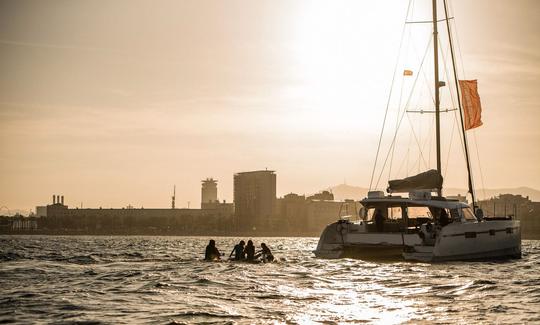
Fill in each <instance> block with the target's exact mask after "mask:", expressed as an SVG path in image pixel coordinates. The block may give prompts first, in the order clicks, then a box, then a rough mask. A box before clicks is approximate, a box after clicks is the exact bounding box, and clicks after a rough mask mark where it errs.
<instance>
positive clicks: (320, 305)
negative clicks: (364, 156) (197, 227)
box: [0, 236, 540, 324]
mask: <svg viewBox="0 0 540 325" xmlns="http://www.w3.org/2000/svg"><path fill="white" fill-rule="evenodd" d="M209 239H210V238H206V237H205V238H203V237H152V236H148V237H135V236H126V237H122V236H112V237H104V236H88V237H85V236H73V237H70V236H0V322H16V323H35V322H46V323H49V322H53V323H78V322H83V323H111V324H122V323H125V324H132V323H156V324H168V323H172V324H184V323H186V324H191V323H207V324H210V323H227V324H235V323H239V324H252V323H298V324H304V323H305V324H311V323H327V324H334V323H348V322H350V323H358V322H368V323H384V324H392V323H402V322H413V323H416V322H426V321H427V322H432V321H434V322H448V323H455V322H458V323H493V322H509V323H510V322H512V323H534V322H537V323H540V241H527V240H525V241H523V258H522V259H518V260H509V261H499V262H447V263H437V264H425V263H411V262H403V261H395V262H389V261H379V262H377V261H363V260H354V259H341V260H324V259H318V258H315V257H314V255H313V253H312V250H313V249H314V248H315V247H316V245H317V238H251V239H253V241H254V242H255V245H256V246H258V245H260V243H261V242H265V243H266V244H267V245H268V246H269V247H270V248H271V249H272V251H273V253H274V255H275V256H276V257H277V259H278V261H277V262H275V263H267V264H248V263H238V262H205V261H203V260H202V259H203V257H204V249H205V246H206V244H207V242H208V240H209ZM213 239H215V240H216V243H217V247H218V248H219V249H220V250H221V251H222V252H224V253H225V255H226V256H228V254H229V253H230V251H231V250H232V248H233V246H234V244H235V243H236V242H238V241H239V240H240V239H239V238H232V237H217V238H213ZM243 239H244V240H247V239H249V238H243ZM226 256H225V257H226Z"/></svg>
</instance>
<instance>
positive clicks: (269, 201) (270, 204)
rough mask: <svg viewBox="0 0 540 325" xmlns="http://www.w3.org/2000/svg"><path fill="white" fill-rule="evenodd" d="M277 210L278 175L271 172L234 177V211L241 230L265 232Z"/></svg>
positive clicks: (258, 172)
mask: <svg viewBox="0 0 540 325" xmlns="http://www.w3.org/2000/svg"><path fill="white" fill-rule="evenodd" d="M275 208H276V174H275V173H274V171H271V170H258V171H251V172H242V173H237V174H235V175H234V209H235V215H236V223H237V224H236V226H237V227H238V229H239V230H257V229H259V230H264V229H267V228H268V227H269V226H270V224H271V223H272V221H271V219H272V217H273V216H274V215H275Z"/></svg>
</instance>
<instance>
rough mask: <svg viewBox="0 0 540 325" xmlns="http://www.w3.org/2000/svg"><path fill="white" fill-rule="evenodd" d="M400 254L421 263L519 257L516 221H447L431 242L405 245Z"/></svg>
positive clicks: (519, 247) (518, 229)
mask: <svg viewBox="0 0 540 325" xmlns="http://www.w3.org/2000/svg"><path fill="white" fill-rule="evenodd" d="M403 257H404V258H405V259H406V260H417V261H425V262H436V261H453V260H479V259H500V258H520V257H521V228H520V224H519V221H517V220H497V221H485V222H471V223H459V224H450V225H448V226H446V227H444V228H443V229H442V230H441V232H440V234H439V235H438V237H437V239H436V242H435V245H433V246H427V245H413V246H409V247H408V248H407V249H406V250H405V251H404V253H403Z"/></svg>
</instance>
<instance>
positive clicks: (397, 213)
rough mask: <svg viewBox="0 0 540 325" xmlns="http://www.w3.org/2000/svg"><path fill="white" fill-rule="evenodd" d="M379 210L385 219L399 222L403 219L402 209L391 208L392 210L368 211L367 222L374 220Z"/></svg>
mask: <svg viewBox="0 0 540 325" xmlns="http://www.w3.org/2000/svg"><path fill="white" fill-rule="evenodd" d="M377 210H380V211H381V213H382V215H383V216H384V219H389V220H398V219H402V218H403V215H404V213H403V210H402V209H401V207H391V208H370V209H368V211H367V217H366V219H365V220H371V221H373V220H374V216H375V213H376V211H377Z"/></svg>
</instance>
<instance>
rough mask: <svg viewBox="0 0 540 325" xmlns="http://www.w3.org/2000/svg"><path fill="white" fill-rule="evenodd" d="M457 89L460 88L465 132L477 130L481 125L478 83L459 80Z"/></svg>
mask: <svg viewBox="0 0 540 325" xmlns="http://www.w3.org/2000/svg"><path fill="white" fill-rule="evenodd" d="M459 88H461V104H462V105H463V113H464V114H463V120H464V122H465V130H470V129H474V128H477V127H479V126H480V125H482V105H481V104H480V96H479V95H478V83H477V81H476V80H460V81H459Z"/></svg>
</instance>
